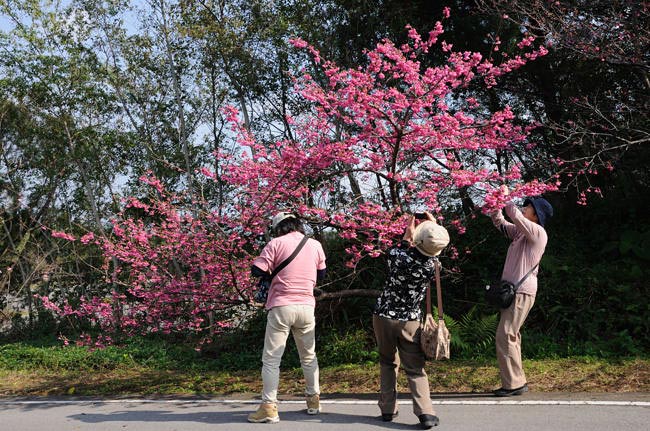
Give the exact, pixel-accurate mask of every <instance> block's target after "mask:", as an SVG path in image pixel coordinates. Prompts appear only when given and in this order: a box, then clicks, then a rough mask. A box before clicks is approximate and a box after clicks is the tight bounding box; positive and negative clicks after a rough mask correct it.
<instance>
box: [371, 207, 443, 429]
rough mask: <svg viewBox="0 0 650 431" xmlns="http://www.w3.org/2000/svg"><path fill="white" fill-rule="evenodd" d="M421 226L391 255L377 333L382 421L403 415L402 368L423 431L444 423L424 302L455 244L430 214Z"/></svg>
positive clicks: (377, 310)
mask: <svg viewBox="0 0 650 431" xmlns="http://www.w3.org/2000/svg"><path fill="white" fill-rule="evenodd" d="M423 217H424V220H423V221H421V222H419V223H418V224H417V225H416V218H415V217H414V216H411V218H410V220H409V224H408V226H407V228H406V230H405V232H404V237H403V241H402V242H401V243H400V244H399V245H398V246H396V247H393V248H391V249H389V250H388V252H387V262H388V276H387V279H386V284H385V286H384V289H383V291H382V293H381V295H380V296H379V298H378V299H377V303H376V306H375V311H374V315H373V320H372V324H373V329H374V332H375V337H376V339H377V346H378V350H379V366H380V394H379V408H380V410H381V418H382V420H383V421H385V422H390V421H392V420H393V418H394V417H395V416H397V413H398V410H397V370H398V367H399V366H400V361H401V366H402V368H403V369H404V371H405V372H406V377H407V379H408V382H409V387H410V389H411V396H412V398H413V412H414V413H415V415H416V416H417V417H418V419H419V421H420V426H421V427H422V428H423V429H429V428H431V427H433V426H436V425H438V423H439V419H438V417H437V416H436V413H435V411H434V410H433V406H432V404H431V396H430V394H429V381H428V378H427V374H426V372H425V370H424V363H425V357H424V353H423V352H422V348H421V347H420V342H419V333H420V319H421V316H422V310H421V303H422V300H423V298H424V296H425V293H426V290H427V287H428V285H429V282H430V280H431V279H432V278H433V277H434V276H435V265H436V260H437V259H438V257H437V256H438V255H439V254H440V252H441V251H442V249H443V248H445V247H446V246H447V244H449V234H448V233H447V230H446V229H445V228H444V227H442V226H440V225H439V224H438V223H436V220H435V218H434V217H433V215H431V214H430V213H428V212H425V213H423Z"/></svg>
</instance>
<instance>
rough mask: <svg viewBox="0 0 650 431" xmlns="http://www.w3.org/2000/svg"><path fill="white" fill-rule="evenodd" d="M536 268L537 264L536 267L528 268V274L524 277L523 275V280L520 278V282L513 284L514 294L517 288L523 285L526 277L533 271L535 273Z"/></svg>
mask: <svg viewBox="0 0 650 431" xmlns="http://www.w3.org/2000/svg"><path fill="white" fill-rule="evenodd" d="M538 266H539V263H538V264H537V265H535V266H533V267H532V268H530V271H528V272H527V273H526V275H524V278H522V279H521V280H519V283H517V284H515V292H516V291H517V290H518V289H519V286H521V285H522V283H523V282H524V281H526V279H527V278H528V276H529V275H530V274H532V273H533V271H535V268H537V267H538Z"/></svg>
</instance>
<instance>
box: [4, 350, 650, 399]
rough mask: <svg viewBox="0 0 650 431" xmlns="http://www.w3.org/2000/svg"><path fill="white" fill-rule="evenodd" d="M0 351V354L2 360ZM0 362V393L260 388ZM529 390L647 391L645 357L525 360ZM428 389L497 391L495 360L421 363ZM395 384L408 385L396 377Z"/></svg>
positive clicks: (340, 387) (150, 373) (239, 391)
mask: <svg viewBox="0 0 650 431" xmlns="http://www.w3.org/2000/svg"><path fill="white" fill-rule="evenodd" d="M1 354H2V351H1V350H0V356H1ZM2 364H3V363H2V361H0V396H5V397H6V396H42V395H75V396H108V395H110V396H143V395H144V396H163V395H185V396H188V395H207V396H227V395H239V396H248V397H250V396H254V395H257V394H258V393H259V392H260V390H261V379H260V372H259V370H258V369H250V370H240V371H236V370H235V371H231V370H209V369H174V368H169V369H161V368H160V367H158V366H146V365H141V364H137V363H131V364H120V365H118V366H116V367H100V368H93V367H87V368H84V367H79V368H75V369H69V368H61V367H58V368H57V367H52V366H45V367H43V366H41V367H29V368H25V367H22V368H20V367H15V366H14V367H12V366H9V367H7V363H6V361H5V362H4V366H2ZM525 368H526V373H527V376H528V381H529V384H530V386H531V387H532V388H533V389H534V390H535V391H536V392H555V391H571V392H650V360H648V359H642V358H627V359H599V358H591V357H575V358H561V359H543V360H526V361H525ZM427 372H428V374H429V380H430V383H431V391H432V392H439V393H443V392H451V393H453V392H476V393H480V392H487V391H489V390H491V389H493V388H495V387H497V386H498V375H497V368H496V363H495V361H493V360H452V361H448V362H435V363H429V364H428V365H427ZM378 381H379V369H378V366H377V365H376V364H372V363H363V364H348V365H340V366H334V367H322V368H321V389H322V391H323V393H354V394H374V393H376V392H377V390H378ZM280 382H281V384H280V393H281V394H283V395H301V394H302V391H303V388H304V381H303V379H302V372H301V370H300V369H291V370H283V371H282V377H281V379H280ZM399 384H400V386H401V387H402V388H406V387H407V386H406V380H405V378H404V375H403V373H400V382H399Z"/></svg>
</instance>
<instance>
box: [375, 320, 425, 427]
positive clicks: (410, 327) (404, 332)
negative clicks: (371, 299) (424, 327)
mask: <svg viewBox="0 0 650 431" xmlns="http://www.w3.org/2000/svg"><path fill="white" fill-rule="evenodd" d="M372 326H373V328H374V330H375V337H376V338H377V347H378V348H379V371H380V389H379V391H380V393H379V408H380V409H381V412H382V414H383V413H396V412H397V371H398V368H399V366H400V359H401V366H402V368H403V369H404V371H405V372H406V378H407V380H408V384H409V388H410V389H411V396H412V397H413V412H414V413H415V414H416V415H421V414H428V415H435V412H434V410H433V406H432V405H431V395H430V394H429V380H428V378H427V373H426V372H425V371H424V362H425V360H424V353H422V349H421V348H420V330H419V329H420V322H418V321H408V322H405V321H401V320H393V319H387V318H385V317H381V316H377V315H374V316H373V317H372ZM398 353H399V356H398Z"/></svg>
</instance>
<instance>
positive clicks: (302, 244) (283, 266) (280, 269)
mask: <svg viewBox="0 0 650 431" xmlns="http://www.w3.org/2000/svg"><path fill="white" fill-rule="evenodd" d="M308 239H309V238H308V237H307V235H305V236H303V237H302V240H300V243H298V246H297V247H296V249H295V250H294V251H293V253H291V256H289V257H287V258H286V259H285V260H283V261H282V263H281V264H280V265H278V266H277V267H276V268H275V269H274V270H273V272H272V273H271V280H273V277H275V276H276V275H278V273H279V272H280V271H282V270H283V269H284V268H285V267H286V266H287V265H289V264H290V263H291V261H292V260H293V259H294V258H295V257H296V256H297V255H298V253H299V252H300V250H301V249H302V247H303V246H304V245H305V243H307V240H308Z"/></svg>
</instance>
